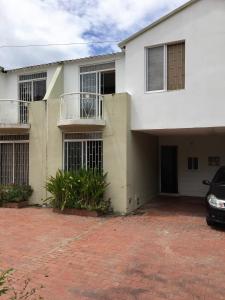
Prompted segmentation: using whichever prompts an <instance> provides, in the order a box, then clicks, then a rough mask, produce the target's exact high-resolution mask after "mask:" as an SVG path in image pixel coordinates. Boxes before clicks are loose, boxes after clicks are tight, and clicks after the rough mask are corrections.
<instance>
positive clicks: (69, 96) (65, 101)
mask: <svg viewBox="0 0 225 300" xmlns="http://www.w3.org/2000/svg"><path fill="white" fill-rule="evenodd" d="M60 98H61V102H60V120H80V119H95V120H102V119H103V97H102V95H100V94H95V93H86V92H80V93H66V94H63V95H61V96H60Z"/></svg>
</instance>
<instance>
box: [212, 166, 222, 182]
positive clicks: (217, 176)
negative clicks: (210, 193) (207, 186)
mask: <svg viewBox="0 0 225 300" xmlns="http://www.w3.org/2000/svg"><path fill="white" fill-rule="evenodd" d="M213 182H214V183H225V168H223V169H220V170H219V171H218V172H217V173H216V175H215V177H214V179H213Z"/></svg>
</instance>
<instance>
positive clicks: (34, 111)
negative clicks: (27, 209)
mask: <svg viewBox="0 0 225 300" xmlns="http://www.w3.org/2000/svg"><path fill="white" fill-rule="evenodd" d="M29 114H30V123H31V130H30V141H29V184H30V185H31V186H32V188H33V190H34V192H33V195H32V197H31V199H30V203H32V204H34V203H35V204H37V203H39V204H42V201H43V200H44V199H46V196H47V195H46V192H45V189H44V186H45V181H46V176H47V173H46V170H47V168H46V167H47V166H46V133H47V130H46V116H47V104H46V102H45V101H36V102H32V103H31V105H30V108H29Z"/></svg>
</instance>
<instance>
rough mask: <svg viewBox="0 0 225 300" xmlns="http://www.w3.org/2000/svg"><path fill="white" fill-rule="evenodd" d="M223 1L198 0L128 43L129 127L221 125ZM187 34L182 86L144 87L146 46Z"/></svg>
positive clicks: (224, 50) (224, 60)
mask: <svg viewBox="0 0 225 300" xmlns="http://www.w3.org/2000/svg"><path fill="white" fill-rule="evenodd" d="M224 11H225V2H224V1H223V0H215V1H211V0H200V1H198V2H196V3H195V4H193V5H191V6H189V7H188V8H186V9H185V10H183V11H181V12H180V13H178V14H176V15H174V16H172V17H170V18H169V19H167V20H166V21H164V22H162V23H161V24H159V25H158V26H156V27H154V28H152V29H151V30H149V31H146V32H145V33H143V34H142V35H140V36H139V37H137V38H136V39H134V40H133V41H131V42H129V43H128V44H127V45H126V57H125V78H126V83H125V90H126V91H127V92H128V93H129V94H131V95H132V126H131V128H132V129H133V130H148V129H164V128H190V127H191V128H192V127H216V126H224V125H225V120H224V110H225V101H224V94H225V85H224V78H225V68H224V65H225V55H224V53H225V40H224V27H225V18H224ZM179 40H185V43H186V46H185V47H186V58H185V60H186V61H185V64H186V75H185V76H186V78H185V89H184V90H180V91H168V92H152V93H145V47H148V46H153V45H158V44H163V43H170V42H174V41H179Z"/></svg>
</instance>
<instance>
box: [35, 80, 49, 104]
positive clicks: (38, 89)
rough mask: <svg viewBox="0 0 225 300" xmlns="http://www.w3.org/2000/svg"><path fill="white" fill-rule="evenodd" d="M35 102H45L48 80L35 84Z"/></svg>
mask: <svg viewBox="0 0 225 300" xmlns="http://www.w3.org/2000/svg"><path fill="white" fill-rule="evenodd" d="M33 90H34V91H33V94H34V101H38V100H43V99H44V96H45V93H46V80H38V81H34V82H33Z"/></svg>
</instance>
